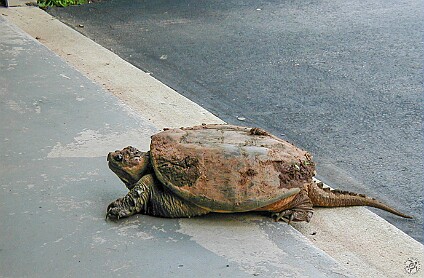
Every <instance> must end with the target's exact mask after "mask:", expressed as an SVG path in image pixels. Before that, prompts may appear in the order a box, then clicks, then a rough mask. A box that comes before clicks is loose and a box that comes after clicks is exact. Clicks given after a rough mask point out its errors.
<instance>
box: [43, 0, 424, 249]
mask: <svg viewBox="0 0 424 278" xmlns="http://www.w3.org/2000/svg"><path fill="white" fill-rule="evenodd" d="M422 10H423V3H422V1H418V0H407V1H383V0H371V1H367V2H366V3H365V2H358V1H346V0H335V1H318V2H317V1H308V0H299V1H276V0H271V1H258V0H255V1H253V0H247V1H235V0H232V1H198V0H186V1H170V0H167V1H157V0H155V1H139V0H117V1H103V2H98V3H94V4H89V5H83V6H76V7H70V8H65V9H63V8H54V9H50V10H49V13H51V14H52V15H54V16H56V17H57V18H58V19H60V20H62V21H63V22H65V23H67V24H69V25H70V26H72V27H74V28H75V29H77V30H78V31H80V32H82V33H83V34H85V35H87V36H88V37H90V38H92V39H93V40H95V41H96V42H98V43H99V44H101V45H103V46H105V47H106V48H109V49H111V50H112V51H114V52H115V53H117V54H118V55H119V56H121V57H122V58H124V59H125V60H127V61H129V62H130V63H132V64H134V65H135V66H137V67H139V68H141V69H143V70H145V71H147V72H150V73H151V74H152V75H153V76H154V77H156V78H158V79H159V80H161V81H162V82H164V83H165V84H167V85H168V86H170V87H172V88H174V89H175V90H177V91H178V92H179V93H181V94H182V95H184V96H186V97H188V98H189V99H191V100H193V101H194V102H196V103H198V104H200V105H202V106H203V107H205V108H206V109H208V110H209V111H211V112H212V113H214V114H216V115H218V116H219V117H220V118H222V119H223V120H225V121H227V122H228V123H232V124H240V125H249V126H260V127H262V128H265V129H267V130H269V131H271V132H273V133H274V134H276V135H279V136H281V137H283V138H285V139H287V140H289V141H291V142H294V143H295V144H297V145H299V146H301V147H302V148H304V149H307V150H308V151H310V152H311V153H312V154H313V155H314V157H315V161H316V162H317V164H318V177H319V178H320V179H322V180H323V181H325V182H326V183H328V184H330V185H332V186H333V187H337V188H341V189H345V190H350V191H355V192H361V193H366V194H367V195H370V196H373V197H376V198H378V199H380V200H382V201H384V202H386V203H388V204H390V205H391V206H393V207H396V208H398V209H399V210H401V211H403V212H405V213H408V214H411V215H412V216H414V218H415V219H414V220H405V219H400V218H398V217H396V216H392V215H390V214H387V213H385V212H380V211H376V210H373V211H375V212H376V213H378V214H379V215H381V216H382V217H384V218H385V219H386V220H388V221H389V222H391V223H393V224H394V225H396V226H397V227H399V228H400V229H402V230H403V231H405V232H406V233H408V234H409V235H411V236H412V237H414V238H415V239H417V240H419V241H420V242H423V181H424V175H423V164H424V163H423V162H424V161H423V126H422V116H423V94H422V84H423V75H422V68H423V60H424V57H423V53H424V52H423V43H422V30H423V18H422ZM46 27H48V26H46ZM140 93H143V92H140ZM364 224H366V223H364Z"/></svg>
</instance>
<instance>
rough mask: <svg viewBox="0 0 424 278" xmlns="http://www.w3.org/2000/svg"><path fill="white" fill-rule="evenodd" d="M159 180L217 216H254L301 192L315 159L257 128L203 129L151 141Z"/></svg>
mask: <svg viewBox="0 0 424 278" xmlns="http://www.w3.org/2000/svg"><path fill="white" fill-rule="evenodd" d="M150 152H151V161H152V165H153V168H154V171H155V174H156V176H157V178H158V179H159V180H160V181H161V182H162V183H163V184H164V185H165V186H166V187H167V188H168V189H169V190H171V191H172V192H173V193H175V194H176V195H178V196H179V197H181V198H183V199H185V200H187V201H189V202H192V203H194V204H196V205H198V206H200V207H204V208H207V209H210V210H211V211H217V212H241V211H250V210H255V209H257V208H261V207H263V206H266V205H269V204H272V203H274V202H276V201H278V200H280V199H283V198H286V197H288V196H291V195H293V194H296V193H297V192H299V190H300V188H302V187H303V186H304V184H305V183H308V182H311V181H312V177H313V175H314V172H315V165H314V163H313V162H312V156H311V155H310V154H309V153H307V152H306V151H303V150H301V149H299V148H297V147H295V146H294V145H292V144H290V143H288V142H286V141H284V140H282V139H279V138H277V137H275V136H273V135H271V134H269V133H267V132H266V131H264V130H261V129H258V128H246V127H239V126H231V125H202V126H195V127H191V128H179V129H169V130H165V131H163V132H160V133H158V134H155V135H153V136H152V141H151V146H150Z"/></svg>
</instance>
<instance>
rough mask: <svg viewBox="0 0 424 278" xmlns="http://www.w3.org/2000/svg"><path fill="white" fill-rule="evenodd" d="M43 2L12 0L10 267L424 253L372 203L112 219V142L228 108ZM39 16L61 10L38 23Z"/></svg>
mask: <svg viewBox="0 0 424 278" xmlns="http://www.w3.org/2000/svg"><path fill="white" fill-rule="evenodd" d="M43 13H44V12H43V11H41V10H39V9H37V8H26V7H22V8H13V9H12V8H9V9H5V8H0V14H2V16H0V68H1V75H0V84H2V85H1V86H0V95H1V102H0V106H1V108H0V124H1V125H0V135H1V136H0V138H1V139H0V140H1V142H2V144H1V145H0V155H1V156H2V160H1V164H0V165H1V167H0V176H1V177H2V179H1V184H0V185H1V190H2V192H3V193H2V194H1V195H0V212H1V213H0V222H1V223H2V225H1V226H0V257H1V260H0V276H1V277H3V276H4V277H22V276H31V277H58V276H59V277H62V276H64V277H81V276H82V277H85V276H90V277H98V276H104V277H116V276H121V275H122V276H124V275H125V276H129V275H132V276H135V277H140V276H141V277H145V276H146V277H170V276H172V277H251V276H259V277H261V276H262V277H303V276H305V277H351V276H359V277H402V276H404V277H410V275H409V274H407V273H406V272H405V270H404V266H405V262H406V261H407V260H408V259H409V258H414V259H417V260H418V261H419V262H420V263H421V264H422V263H424V258H423V257H424V256H423V246H422V245H421V244H419V243H418V242H416V241H414V240H413V239H411V238H410V237H408V236H407V235H405V234H404V233H402V232H401V231H399V230H397V229H396V228H395V227H393V226H391V225H390V224H388V223H387V222H386V221H384V220H382V219H381V218H379V217H377V216H376V215H375V214H373V213H371V212H370V211H368V210H366V209H364V208H345V209H334V210H317V212H316V213H315V215H314V218H313V220H312V222H311V223H309V224H306V223H301V224H297V225H296V226H295V227H296V229H295V228H293V227H292V226H288V225H285V224H284V223H275V222H272V221H270V220H269V219H268V218H265V217H260V216H257V215H254V214H241V215H208V216H205V217H199V218H193V219H162V218H154V217H149V216H141V215H139V216H136V217H132V218H129V219H126V220H122V221H120V222H118V223H114V222H106V221H105V220H104V216H105V209H106V207H107V205H108V204H109V203H110V202H111V201H113V200H114V199H116V198H118V197H121V196H123V195H124V194H125V192H126V189H125V187H124V185H123V184H122V183H121V182H120V181H119V180H118V179H117V178H116V177H115V176H114V174H113V173H112V172H111V171H110V170H109V169H108V168H107V164H106V154H107V153H108V152H109V151H111V150H115V149H119V148H122V147H124V146H127V145H134V146H135V147H138V148H139V149H142V150H146V149H147V148H148V145H149V138H150V135H151V134H153V133H155V132H156V131H158V130H160V129H161V128H163V127H165V126H168V127H170V126H183V125H184V126H189V125H193V124H200V123H202V122H205V121H207V122H211V121H213V122H219V121H220V120H219V119H217V118H216V117H214V116H213V115H210V114H208V113H207V111H204V110H202V109H201V108H200V107H198V106H197V105H195V104H192V103H190V101H188V100H186V99H184V98H181V97H179V96H176V94H175V93H174V92H172V90H171V89H170V88H167V87H166V86H163V85H161V84H158V82H157V81H152V79H151V78H150V77H149V76H148V75H146V74H144V73H142V72H140V71H139V70H137V69H136V68H134V67H132V66H130V65H128V64H126V63H125V62H124V61H121V60H120V59H119V58H117V57H115V56H113V54H111V53H110V52H108V51H106V50H104V49H98V48H96V47H99V46H95V45H94V44H93V45H90V46H87V45H86V43H90V42H86V40H87V39H86V38H83V37H82V36H80V37H78V33H76V32H74V33H72V32H73V31H71V30H70V29H69V28H66V27H63V26H62V27H61V24H60V23H59V22H57V21H54V20H52V19H51V18H49V17H48V16H47V15H45V14H43ZM44 16H47V17H46V18H44ZM37 18H38V20H40V18H41V20H48V22H49V23H50V24H49V25H47V24H39V25H38V28H36V29H38V30H39V31H37V32H40V33H38V34H34V33H32V31H31V30H35V29H34V28H33V29H31V25H33V26H37V24H38V22H37V21H36V20H37ZM12 22H14V23H12ZM29 22H30V23H29ZM44 23H46V22H44ZM14 24H19V25H20V27H21V28H24V27H25V31H26V32H28V33H29V34H30V35H32V36H34V37H38V38H39V41H37V40H35V39H33V38H32V37H30V36H29V35H27V34H26V33H25V32H23V31H22V30H21V29H19V28H18V27H16V26H15V25H14ZM40 26H49V28H50V27H51V29H48V30H47V28H45V29H44V30H40V29H43V28H40ZM54 28H64V29H66V30H67V32H70V33H72V35H69V33H67V34H64V33H61V32H59V31H57V30H56V29H54ZM68 29H69V30H68ZM34 32H35V31H34ZM52 35H55V36H56V37H57V38H56V39H59V40H62V41H63V44H62V45H61V46H60V47H58V50H54V39H53V38H52ZM68 36H69V37H68ZM70 36H77V37H76V38H73V39H72V40H69V38H70ZM72 41H73V44H72ZM40 42H42V43H43V44H44V45H46V46H48V47H49V48H50V49H53V50H54V51H55V52H56V53H59V55H63V56H62V58H60V57H59V56H57V55H56V54H55V53H53V52H52V51H51V50H49V49H47V48H46V47H45V46H44V45H43V44H41V43H40ZM76 42H77V43H76ZM91 43H92V42H91ZM65 58H66V59H68V62H71V63H72V64H73V66H71V65H70V64H68V63H67V62H65V61H64V60H63V59H65ZM78 61H79V62H78ZM81 61H83V62H81ZM90 61H94V62H93V63H97V64H90ZM78 63H80V66H79V65H78ZM81 64H82V65H81ZM90 65H91V66H90ZM76 68H77V69H78V70H79V71H78V70H77V69H76ZM81 72H84V74H85V75H84V74H82V73H81ZM86 75H89V77H90V79H92V80H95V81H97V83H100V84H103V86H104V87H106V88H108V90H109V91H106V90H105V89H104V88H102V87H100V86H99V85H97V84H96V83H94V82H93V81H91V80H90V79H88V78H87V77H86ZM155 82H157V83H155ZM140 84H141V85H140ZM125 86H127V87H125ZM128 86H129V87H128ZM137 86H141V88H139V87H137ZM110 92H113V93H114V94H115V96H114V95H112V94H111V93H110ZM116 96H118V97H116ZM323 250H324V251H323ZM420 271H422V270H420Z"/></svg>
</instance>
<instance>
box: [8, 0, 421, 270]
mask: <svg viewBox="0 0 424 278" xmlns="http://www.w3.org/2000/svg"><path fill="white" fill-rule="evenodd" d="M1 13H2V14H3V15H5V18H6V19H7V20H8V21H10V22H12V23H14V24H15V25H17V26H18V27H20V28H21V29H23V30H24V31H25V32H27V33H28V34H29V35H31V36H32V37H34V38H36V39H38V40H39V41H40V42H41V43H42V44H44V45H45V46H46V47H48V48H49V49H51V50H52V51H53V52H55V53H56V54H58V55H59V56H61V57H62V58H63V59H64V60H66V61H67V62H68V63H70V64H71V65H73V66H74V67H75V68H76V69H77V70H79V71H80V72H82V73H83V74H85V75H87V76H88V77H89V78H90V79H92V80H94V81H95V82H97V83H99V84H101V85H102V86H103V87H104V88H105V89H107V90H109V91H110V92H112V93H113V94H114V95H116V96H117V97H118V98H120V99H121V100H122V101H123V102H124V103H125V104H126V105H128V106H129V107H130V108H131V109H133V110H134V111H135V112H136V113H137V114H139V115H141V116H142V117H145V118H146V119H149V121H150V122H151V123H152V124H153V125H154V126H156V127H157V128H158V129H160V128H163V127H179V126H190V125H196V124H201V123H223V121H222V120H220V119H219V118H217V117H215V116H214V115H212V114H211V113H209V112H208V111H206V110H205V109H203V108H201V107H200V106H199V105H197V104H195V103H193V102H191V101H190V100H188V99H186V98H185V97H183V96H181V95H179V94H178V93H177V92H175V91H173V90H172V89H171V88H169V87H168V86H166V85H164V84H162V83H160V82H159V81H157V80H156V79H154V78H152V77H151V76H150V75H148V74H147V73H144V72H142V71H141V70H139V69H137V68H135V67H134V66H132V65H131V64H129V63H127V62H125V61H124V60H122V59H121V58H119V57H118V56H117V55H115V54H113V53H112V52H110V51H109V50H106V49H104V48H103V47H101V46H100V45H98V44H96V43H95V42H93V41H91V40H90V39H88V38H86V37H84V36H83V35H81V34H80V33H78V32H76V31H75V30H73V29H71V28H70V27H68V26H66V25H64V24H62V23H61V22H59V21H58V20H56V19H54V18H52V17H51V16H50V15H48V14H47V13H45V12H44V11H42V10H40V9H38V8H34V7H20V8H9V9H1ZM40 26H48V27H49V28H40ZM405 221H408V220H405ZM412 221H413V220H412ZM294 226H295V228H296V229H297V230H299V231H300V232H301V233H302V234H304V235H305V237H307V238H308V239H310V241H311V243H312V244H314V245H315V246H317V247H318V248H320V249H321V250H323V251H324V252H326V253H327V254H329V255H330V256H331V257H332V258H334V259H335V260H337V261H338V262H339V263H340V264H341V265H343V266H345V267H346V268H347V269H348V270H349V271H350V272H352V273H354V274H355V275H357V276H358V277H410V275H409V274H408V273H407V272H406V271H405V263H406V262H407V261H408V259H410V258H415V259H416V260H418V261H419V262H421V263H424V247H423V245H422V244H420V243H419V242H417V241H415V240H414V239H412V238H411V237H409V236H408V235H406V234H405V233H403V232H402V231H400V230H399V229H397V228H395V227H394V226H392V225H390V224H389V223H388V222H387V221H385V220H383V219H382V218H380V217H378V216H377V215H376V214H374V213H372V212H370V211H369V210H367V209H365V208H339V209H317V210H316V213H315V214H314V217H313V219H312V222H311V223H309V224H306V223H298V224H295V225H294ZM421 271H422V270H421Z"/></svg>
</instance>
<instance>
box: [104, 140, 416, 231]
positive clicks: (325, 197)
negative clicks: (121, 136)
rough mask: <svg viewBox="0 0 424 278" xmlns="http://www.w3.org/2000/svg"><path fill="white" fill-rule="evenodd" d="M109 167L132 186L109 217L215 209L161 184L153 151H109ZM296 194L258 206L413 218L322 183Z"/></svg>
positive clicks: (305, 213)
mask: <svg viewBox="0 0 424 278" xmlns="http://www.w3.org/2000/svg"><path fill="white" fill-rule="evenodd" d="M108 161H109V167H110V168H111V169H112V171H113V172H115V173H116V174H117V175H118V177H119V178H120V179H121V180H122V181H123V182H124V183H125V185H126V186H127V188H128V189H129V190H130V191H129V192H128V194H127V195H126V196H125V197H123V198H120V199H117V200H116V201H114V202H112V203H111V204H110V205H109V206H108V208H107V215H106V218H112V219H120V218H124V217H129V216H131V215H134V214H136V213H142V214H147V215H153V216H160V217H171V218H174V217H192V216H198V215H202V214H206V213H209V212H211V211H210V210H208V209H207V208H201V207H199V206H196V205H194V204H192V203H190V202H189V201H187V200H183V199H181V198H180V197H178V196H176V195H175V194H173V193H172V192H170V191H169V190H167V189H166V188H164V186H163V185H162V184H161V182H160V181H158V180H157V179H156V177H155V175H154V172H153V171H152V169H151V166H150V161H149V153H148V152H147V153H142V152H140V151H138V150H137V149H136V148H133V147H127V148H125V149H123V150H122V151H115V152H112V153H109V155H108ZM296 192H298V193H296V194H295V195H292V196H289V197H287V198H284V199H282V200H279V201H277V202H275V203H273V204H270V205H267V206H264V207H261V208H257V209H254V211H267V212H271V213H272V216H273V217H274V219H275V220H276V221H278V220H284V221H287V222H289V223H290V221H306V222H309V221H310V219H311V217H312V214H313V207H314V206H315V207H318V206H319V207H346V206H371V207H376V208H379V209H382V210H386V211H388V212H391V213H393V214H396V215H398V216H401V217H405V218H411V217H410V216H408V215H406V214H403V213H401V212H399V211H397V210H395V209H393V208H391V207H389V206H387V205H385V204H383V203H381V202H379V201H377V200H375V199H374V198H370V197H367V196H365V195H362V194H356V193H351V192H346V191H340V190H331V189H329V188H323V184H322V183H316V182H312V183H308V184H305V185H304V187H303V188H301V189H300V191H296Z"/></svg>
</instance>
